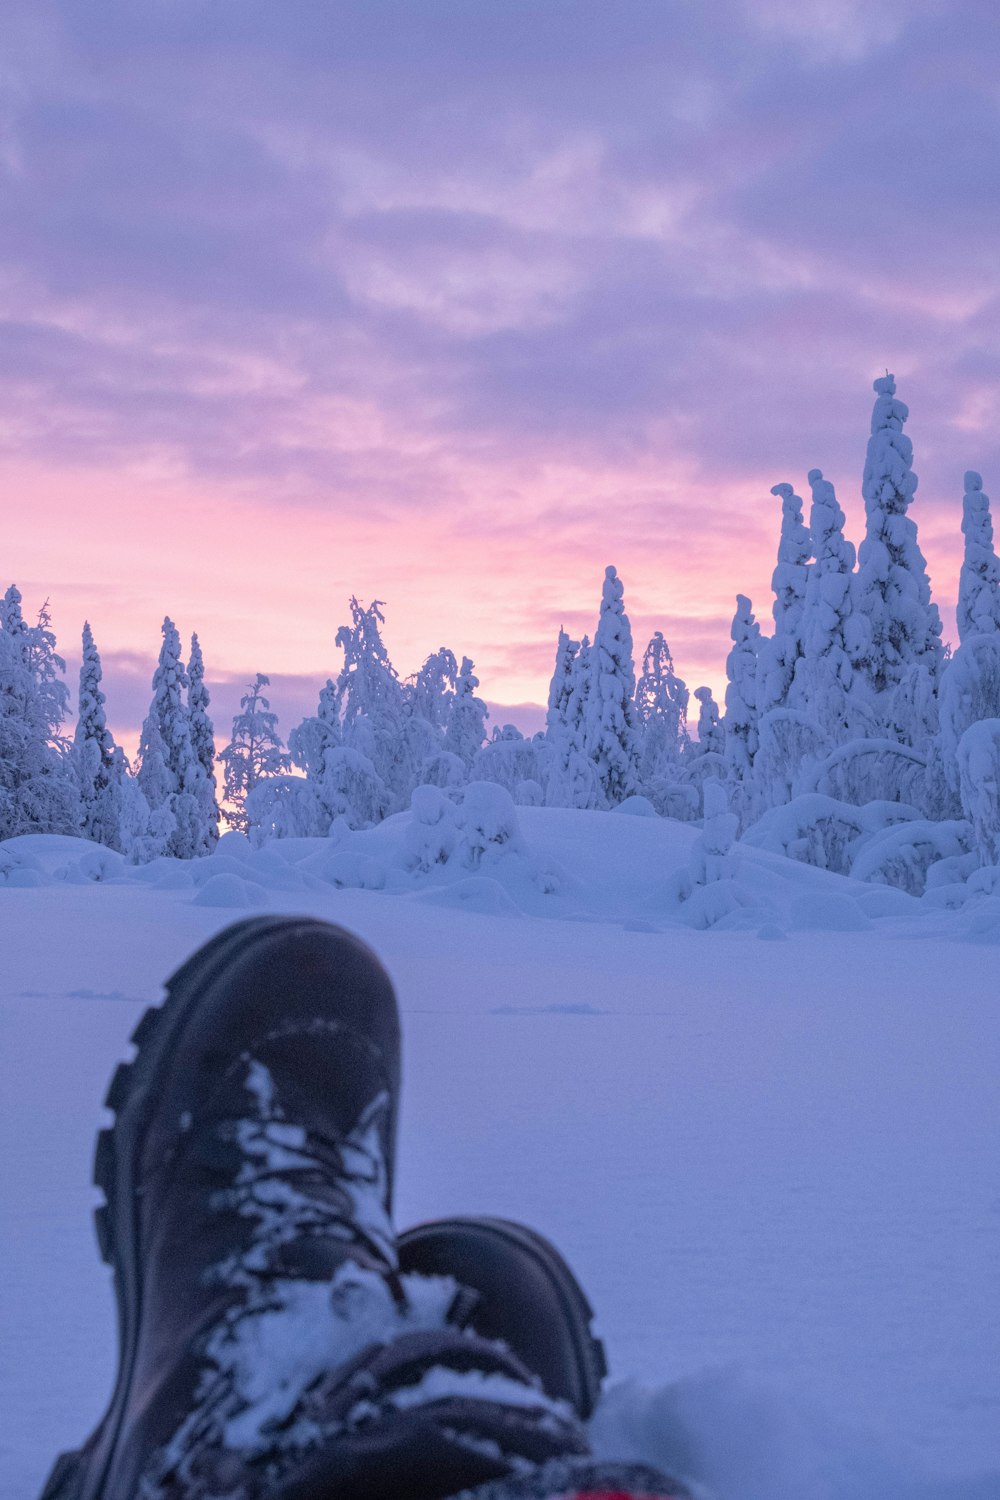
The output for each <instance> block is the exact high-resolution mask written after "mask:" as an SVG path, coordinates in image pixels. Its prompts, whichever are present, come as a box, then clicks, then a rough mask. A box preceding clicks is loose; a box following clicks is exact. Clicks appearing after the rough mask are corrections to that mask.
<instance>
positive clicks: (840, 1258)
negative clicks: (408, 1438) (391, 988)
mask: <svg viewBox="0 0 1000 1500" xmlns="http://www.w3.org/2000/svg"><path fill="white" fill-rule="evenodd" d="M518 812H519V818H520V832H519V834H518V839H516V840H514V841H513V844H514V847H511V848H508V849H506V850H500V851H499V852H498V851H496V850H494V851H493V852H489V851H487V853H486V854H485V855H484V857H483V858H482V859H481V860H480V861H479V863H478V864H477V865H476V866H475V867H474V868H472V867H467V866H466V865H464V864H461V863H460V862H459V861H458V858H457V856H456V857H455V858H453V859H449V861H448V862H447V863H446V864H445V865H443V866H438V865H435V866H433V867H432V869H431V871H430V873H421V872H420V871H419V870H416V871H414V870H412V869H410V868H407V859H408V857H409V856H408V855H407V853H406V851H407V849H410V850H411V851H412V845H413V839H414V837H416V835H414V833H413V831H412V827H411V824H412V818H411V815H410V814H404V815H401V817H400V818H396V819H390V820H388V821H387V823H386V824H383V825H382V826H381V827H380V828H378V829H375V830H372V832H371V833H370V834H365V835H344V836H341V835H340V834H338V835H337V836H336V837H334V838H332V839H330V840H325V841H291V840H290V841H286V842H284V843H282V844H275V845H271V846H270V847H267V848H265V849H263V850H260V851H257V852H256V853H255V852H253V851H251V850H250V849H249V847H248V846H244V845H243V844H242V843H241V842H240V841H238V840H233V839H229V840H227V841H226V844H225V846H224V847H223V849H222V850H220V852H219V853H218V854H217V855H215V856H213V857H212V858H211V859H209V860H204V861H196V862H193V863H191V864H186V865H180V864H177V863H175V862H172V861H169V862H167V861H164V862H160V863H159V864H158V865H156V866H151V867H147V868H146V869H141V870H128V869H124V868H122V867H120V866H119V864H118V862H116V861H115V860H114V858H113V857H112V858H111V859H106V858H105V857H104V856H103V854H102V852H101V851H95V850H94V847H93V846H91V845H85V844H83V843H81V842H79V841H76V840H61V839H31V840H14V841H11V842H10V843H9V844H6V845H3V846H0V854H3V855H5V859H4V860H0V865H2V866H3V868H4V869H5V870H6V872H7V874H6V879H5V883H4V885H3V888H2V889H0V951H2V954H3V970H2V991H0V994H2V1003H0V1028H2V1029H0V1131H2V1137H0V1222H2V1224H3V1236H2V1242H0V1348H2V1351H3V1358H2V1362H0V1387H2V1389H0V1411H2V1413H3V1420H2V1422H0V1494H2V1495H4V1496H7V1495H9V1496H11V1497H15V1496H18V1497H20V1496H25V1497H28V1500H30V1497H31V1496H32V1495H33V1494H34V1493H35V1492H36V1491H37V1489H38V1488H39V1487H40V1484H41V1482H42V1480H43V1478H44V1475H45V1473H46V1472H47V1470H48V1467H49V1464H50V1462H51V1459H52V1457H53V1455H54V1453H55V1452H56V1451H57V1450H59V1449H60V1448H63V1447H66V1446H72V1445H73V1444H74V1443H76V1442H78V1441H79V1440H80V1439H81V1438H82V1437H83V1436H84V1435H85V1433H86V1432H87V1431H88V1430H89V1428H90V1426H91V1425H92V1424H93V1422H94V1421H95V1420H96V1418H97V1417H98V1416H99V1415H100V1413H101V1410H102V1408H103V1405H104V1402H105V1400H106V1398H107V1394H108V1391H109V1388H110V1384H111V1379H112V1371H113V1366H114V1357H115V1348H114V1345H115V1334H114V1317H113V1306H112V1297H111V1289H110V1284H109V1281H108V1277H107V1274H106V1272H105V1270H104V1268H103V1267H102V1266H101V1264H100V1262H99V1260H98V1257H97V1253H96V1250H95V1247H94V1242H93V1233H92V1229H91V1226H90V1222H89V1211H90V1208H91V1207H92V1204H93V1202H94V1190H93V1189H92V1188H91V1187H90V1157H91V1152H92V1149H93V1138H94V1133H95V1131H96V1130H97V1128H98V1126H99V1125H100V1124H101V1123H102V1120H103V1118H104V1116H103V1112H102V1109H101V1106H100V1100H101V1098H102V1096H103V1090H104V1087H105V1083H106V1079H107V1077H108V1075H109V1074H110V1072H111V1070H112V1068H113V1066H114V1064H115V1062H116V1060H117V1059H118V1058H120V1057H121V1056H123V1055H124V1054H125V1051H126V1044H127V1037H128V1034H129V1031H130V1029H131V1028H132V1026H133V1025H134V1024H135V1021H136V1019H137V1017H138V1015H139V1014H140V1012H141V1009H142V1007H143V1006H144V1005H146V1004H148V1003H150V1002H153V1001H156V1000H157V999H158V997H159V994H160V985H161V982H162V980H163V978H164V977H165V976H166V974H167V973H169V971H170V970H171V968H173V967H174V966H176V964H177V963H179V962H180V961H181V960H182V959H183V958H184V957H185V955H186V954H187V953H189V952H190V951H191V950H192V949H193V948H194V947H196V946H197V945H198V944H200V943H201V942H203V941H204V940H205V939H206V938H207V937H209V936H210V935H211V934H212V933H213V932H215V931H216V930H218V929H219V928H220V927H222V926H224V925H225V924H227V923H228V922H229V921H231V920H232V919H233V918H234V917H235V916H237V915H239V914H241V913H243V912H245V911H261V910H279V911H289V912H308V913H312V914H314V915H317V916H323V917H327V918H329V919H331V920H334V921H338V922H341V923H343V924H344V925H346V926H348V927H351V928H353V929H354V930H356V931H358V932H360V933H361V934H362V935H363V936H364V937H365V938H367V939H368V941H369V942H371V943H372V944H373V945H374V947H375V948H376V949H377V950H378V951H379V952H380V953H381V954H382V955H383V957H384V959H385V961H386V962H387V964H388V966H389V968H390V971H391V972H392V974H393V977H394V979H395V981H396V984H397V987H398V990H399V994H400V1002H401V1007H402V1011H403V1026H404V1070H405V1071H404V1078H405V1083H404V1098H403V1110H402V1125H401V1144H400V1154H399V1190H398V1198H397V1219H398V1222H399V1223H400V1224H401V1225H405V1224H408V1223H411V1222H413V1221H414V1220H416V1219H418V1218H426V1217H433V1216H436V1215H439V1214H447V1213H454V1212H466V1213H475V1212H484V1213H485V1212H491V1213H501V1214H506V1215H510V1216H513V1217H516V1218H521V1219H524V1220H526V1221H527V1222H529V1223H532V1224H534V1225H536V1226H537V1227H539V1228H540V1229H542V1230H543V1231H544V1232H546V1233H547V1234H549V1235H550V1236H551V1237H552V1238H554V1239H555V1240H556V1241H557V1242H558V1243H559V1244H560V1245H561V1247H562V1248H563V1249H564V1251H565V1252H566V1254H567V1256H568V1258H569V1260H570V1262H571V1264H572V1265H573V1266H574V1268H575V1269H576V1270H577V1272H578V1274H579V1275H580V1277H581V1279H582V1281H583V1283H584V1285H585V1286H586V1288H587V1290H588V1293H589V1295H590V1297H591V1300H592V1301H593V1303H594V1305H595V1306H596V1308H597V1310H598V1315H599V1321H600V1326H601V1331H602V1333H603V1335H604V1337H605V1340H606V1342H607V1345H608V1349H609V1354H610V1360H611V1368H612V1381H611V1384H610V1388H609V1390H608V1393H607V1396H606V1398H605V1400H604V1403H603V1406H602V1408H601V1409H600V1411H599V1412H598V1415H597V1417H596V1419H595V1422H594V1438H595V1443H596V1445H597V1447H598V1449H599V1450H600V1452H601V1453H602V1454H606V1455H609V1456H610V1455H621V1456H643V1457H647V1458H649V1459H652V1460H654V1461H657V1462H659V1463H661V1464H663V1465H664V1466H666V1467H667V1468H672V1469H674V1470H677V1471H680V1472H681V1473H683V1474H684V1475H686V1476H687V1477H689V1478H690V1479H693V1480H694V1481H696V1482H698V1483H700V1484H701V1485H703V1486H704V1487H705V1490H706V1493H707V1494H709V1495H710V1496H713V1497H717V1500H932V1497H933V1500H996V1497H997V1495H1000V1359H998V1358H997V1351H998V1349H1000V1165H998V1161H1000V1156H998V1153H997V1150H996V1140H997V1123H998V1113H1000V1111H998V1092H1000V1084H998V1079H1000V1014H998V1004H997V998H996V991H997V986H996V978H995V976H996V947H995V944H996V942H997V941H998V939H1000V900H998V899H997V898H996V897H994V896H993V895H992V892H991V890H990V889H989V883H988V882H984V883H983V889H982V893H981V894H980V895H979V897H978V898H977V899H976V900H974V901H972V902H971V903H965V904H963V905H960V906H959V907H958V908H957V909H955V910H951V909H948V908H947V907H945V906H942V905H933V904H930V903H928V902H926V901H920V902H918V901H915V900H913V899H912V898H910V897H906V896H903V895H902V894H901V893H899V892H895V891H892V890H888V889H886V888H883V887H878V886H864V885H860V884H859V883H857V882H852V881H849V880H847V879H843V878H841V877H838V876H834V875H831V874H828V873H826V872H823V871H818V870H815V869H812V868H809V867H805V866H801V865H798V864H795V863H794V862H791V861H788V860H784V859H782V858H780V857H779V856H776V855H773V854H766V853H763V852H761V851H756V850H749V849H738V850H737V855H738V864H737V867H736V869H735V872H734V874H733V877H732V881H731V882H727V884H731V885H732V887H733V891H734V892H735V896H734V902H733V904H732V906H731V909H730V912H729V915H728V916H727V917H725V918H724V919H723V922H722V923H721V924H720V926H717V927H715V928H713V929H712V930H709V931H703V930H699V929H698V928H697V927H696V926H692V925H691V924H690V923H689V921H688V920H687V919H686V914H685V910H684V903H682V902H680V901H679V900H678V897H677V890H678V875H679V873H680V872H681V871H682V870H683V869H684V868H685V867H686V865H687V862H688V859H689V855H690V850H691V845H692V843H693V841H694V839H695V837H696V833H697V831H696V830H694V829H691V828H689V827H684V826H681V825H674V824H668V823H666V822H664V821H662V820H659V819H652V818H644V817H618V816H614V815H609V814H588V813H575V812H557V811H553V810H542V809H519V810H518ZM408 828H410V833H409V834H408V833H407V829H408ZM408 841H409V842H408ZM95 875H96V876H97V878H95ZM0 878H2V877H0ZM545 917H548V918H549V920H544V918H545Z"/></svg>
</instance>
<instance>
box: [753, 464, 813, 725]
mask: <svg viewBox="0 0 1000 1500" xmlns="http://www.w3.org/2000/svg"><path fill="white" fill-rule="evenodd" d="M771 494H772V495H777V496H778V498H779V499H780V501H781V538H780V540H779V542H778V561H777V564H776V566H775V569H774V572H773V573H772V574H771V587H772V588H773V589H774V605H773V606H772V612H773V615H774V633H773V635H771V636H770V638H768V639H766V640H765V639H762V640H761V644H760V652H759V655H758V658H757V715H758V718H761V717H763V715H764V714H766V713H770V712H771V711H772V710H773V709H776V708H784V707H785V705H786V704H787V702H788V693H789V689H790V688H791V685H792V679H793V677H794V676H795V663H796V662H797V661H798V659H799V657H800V656H801V654H802V611H803V608H804V605H805V597H806V579H807V577H808V572H809V558H810V556H811V553H812V547H811V543H810V539H809V531H808V529H807V527H806V526H805V523H804V522H803V519H802V500H801V498H800V497H799V496H798V495H797V494H796V493H795V491H794V490H793V489H792V486H791V485H790V484H776V485H775V486H774V487H773V489H772V490H771Z"/></svg>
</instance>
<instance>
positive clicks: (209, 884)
mask: <svg viewBox="0 0 1000 1500" xmlns="http://www.w3.org/2000/svg"><path fill="white" fill-rule="evenodd" d="M263 901H264V888H263V886H260V885H255V884H254V883H253V882H252V881H249V880H241V879H240V878H239V876H238V875H229V874H223V875H213V876H211V878H210V879H208V880H206V881H205V883H204V884H203V885H202V886H201V888H200V890H199V891H198V894H197V895H196V896H195V897H194V898H193V899H192V903H191V904H192V905H193V906H226V907H232V908H233V909H234V910H241V911H242V910H245V909H246V908H247V907H248V906H260V905H262V904H263Z"/></svg>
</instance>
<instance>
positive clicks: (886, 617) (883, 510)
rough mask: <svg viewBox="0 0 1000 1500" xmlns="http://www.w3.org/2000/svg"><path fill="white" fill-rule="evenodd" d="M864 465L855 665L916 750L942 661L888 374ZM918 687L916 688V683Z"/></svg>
mask: <svg viewBox="0 0 1000 1500" xmlns="http://www.w3.org/2000/svg"><path fill="white" fill-rule="evenodd" d="M874 389H875V407H874V410H873V412H872V430H871V437H870V438H869V441H868V453H867V456H866V459H865V473H864V480H863V483H862V492H863V494H864V497H865V516H866V529H865V539H864V541H863V542H862V543H861V546H860V547H859V549H858V574H857V581H856V601H857V602H856V608H857V612H858V614H859V616H860V618H861V619H862V620H863V621H864V623H865V631H864V634H863V636H862V637H859V646H860V650H857V651H856V654H855V656H854V665H855V667H856V668H857V669H858V670H859V671H860V672H862V673H863V674H864V676H865V678H866V680H867V683H868V686H869V688H870V689H871V692H872V694H873V706H874V708H875V710H876V713H877V715H878V718H879V721H880V722H881V725H882V726H883V727H884V729H885V731H886V732H887V733H888V734H889V736H890V737H894V738H897V739H899V740H900V742H901V743H903V744H908V745H915V746H917V747H920V746H922V745H924V744H926V743H927V741H928V739H929V738H930V736H931V735H932V734H933V733H934V731H935V729H936V724H935V722H934V706H933V697H934V692H935V691H936V688H937V682H938V678H939V676H940V672H941V667H942V665H943V662H944V651H943V648H942V645H941V617H940V615H939V614H938V610H937V605H936V604H933V603H932V602H931V588H930V579H929V578H928V576H927V564H926V563H925V561H924V556H923V553H922V552H921V551H920V547H919V546H918V544H917V528H916V524H915V522H914V521H913V520H911V518H910V516H909V515H908V514H907V512H908V510H909V506H910V501H911V500H912V498H913V494H914V491H915V490H916V488H917V476H916V474H914V472H913V469H912V467H911V465H912V462H913V444H912V443H911V442H910V439H909V438H908V437H907V436H906V434H905V433H904V432H903V423H904V422H905V421H906V418H907V416H908V415H909V412H908V409H907V407H906V406H905V405H904V404H903V402H902V401H897V400H896V382H895V380H894V379H893V377H892V376H891V375H885V376H882V377H881V378H880V379H879V380H876V381H875V385H874ZM921 678H924V679H925V682H924V683H923V685H922V684H921V681H920V679H921Z"/></svg>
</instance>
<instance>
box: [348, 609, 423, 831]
mask: <svg viewBox="0 0 1000 1500" xmlns="http://www.w3.org/2000/svg"><path fill="white" fill-rule="evenodd" d="M384 624H385V616H384V615H383V613H382V601H381V600H379V599H373V600H372V602H371V604H369V606H368V608H367V609H365V608H363V607H362V605H361V604H359V603H358V600H357V599H355V598H352V599H351V624H350V625H342V626H341V627H340V629H339V630H338V631H337V645H338V646H341V647H343V651H344V665H343V667H342V669H341V672H340V676H339V677H338V679H337V704H338V708H339V711H340V717H341V730H342V739H343V746H344V748H345V749H349V750H354V751H357V752H358V753H359V754H360V755H362V756H363V757H364V758H365V759H366V760H368V761H369V762H370V764H371V766H372V767H373V768H374V772H375V776H376V777H377V779H378V780H379V781H380V782H381V783H382V784H383V788H384V796H385V798H386V802H387V810H388V811H389V812H396V811H398V810H399V809H400V808H403V807H406V806H408V804H409V800H410V793H411V792H412V790H413V786H414V785H415V783H416V777H417V767H416V766H415V765H414V764H413V754H412V752H411V746H410V742H409V739H408V736H407V733H406V717H407V715H406V706H405V701H404V694H403V685H402V683H401V682H400V680H399V674H398V673H397V671H396V669H395V667H394V666H393V664H392V662H391V661H390V659H389V653H388V651H387V650H386V647H385V643H384V641H383V640H382V632H381V626H383V625H384ZM334 764H337V765H339V764H340V762H339V761H336V760H333V761H331V759H330V757H329V756H327V765H328V766H330V765H334ZM365 774H366V775H367V771H366V773H365ZM338 775H339V772H338ZM380 795H383V794H382V793H380Z"/></svg>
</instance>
